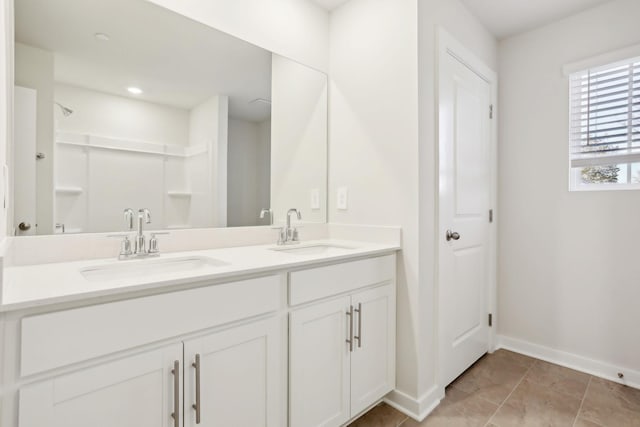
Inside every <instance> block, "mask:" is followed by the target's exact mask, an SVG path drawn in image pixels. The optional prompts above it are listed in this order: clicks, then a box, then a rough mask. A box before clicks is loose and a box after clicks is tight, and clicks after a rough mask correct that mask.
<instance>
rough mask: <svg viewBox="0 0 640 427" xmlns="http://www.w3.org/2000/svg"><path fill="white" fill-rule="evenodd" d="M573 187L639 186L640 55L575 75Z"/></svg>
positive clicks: (572, 85) (571, 147) (572, 89)
mask: <svg viewBox="0 0 640 427" xmlns="http://www.w3.org/2000/svg"><path fill="white" fill-rule="evenodd" d="M570 93H571V95H570V104H571V110H570V125H569V128H570V138H569V139H570V143H569V150H570V154H569V157H570V163H571V165H570V168H571V185H570V189H571V190H572V191H575V190H603V189H631V188H635V189H640V57H638V58H633V59H630V60H626V61H620V62H616V63H613V64H609V65H605V66H602V67H597V68H591V69H587V70H584V71H580V72H576V73H572V74H571V75H570Z"/></svg>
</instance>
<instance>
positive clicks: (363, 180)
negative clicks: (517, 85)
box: [329, 0, 497, 415]
mask: <svg viewBox="0 0 640 427" xmlns="http://www.w3.org/2000/svg"><path fill="white" fill-rule="evenodd" d="M438 25H440V26H442V27H444V28H445V29H446V30H447V31H448V32H449V33H450V34H451V35H452V36H454V37H455V38H457V39H459V41H460V42H462V43H463V44H465V45H467V47H468V48H469V49H470V50H473V51H475V52H477V55H478V56H479V57H480V58H482V59H483V60H484V61H485V62H486V63H487V65H488V66H490V67H493V68H496V65H497V64H496V57H497V54H496V50H497V44H496V41H495V39H494V38H493V37H492V36H491V34H490V33H489V32H488V31H486V29H484V27H483V26H482V25H481V24H480V23H479V22H478V21H477V19H475V18H474V17H473V15H472V14H471V13H469V12H468V11H467V10H466V9H465V8H464V7H463V6H462V4H461V3H460V2H459V1H458V0H420V1H418V0H401V1H399V0H351V1H350V2H348V3H346V4H345V5H344V6H342V7H340V8H338V9H337V10H335V11H334V12H333V13H332V15H331V25H330V36H331V37H330V46H331V60H330V66H331V68H330V75H331V99H330V148H329V152H330V159H329V165H330V180H329V182H330V196H329V206H330V209H329V212H330V213H329V215H330V216H329V219H330V222H336V223H350V224H358V223H360V224H363V223H364V224H380V225H390V224H394V225H401V226H402V235H403V251H402V255H401V258H400V260H399V271H398V328H397V329H398V335H397V344H398V350H397V389H398V391H399V392H400V393H395V394H393V395H392V396H391V397H392V399H393V400H394V401H395V402H396V403H399V404H401V405H404V406H405V408H406V409H409V410H410V411H412V412H413V413H414V414H416V415H424V414H425V413H426V411H427V410H428V409H429V407H430V405H432V404H434V403H435V402H437V399H439V397H440V395H441V394H442V392H443V388H442V387H443V385H442V384H437V378H436V369H437V354H438V353H437V347H436V346H437V342H436V338H437V333H438V329H437V323H436V321H437V318H436V313H437V305H436V301H437V289H436V283H435V274H436V253H435V242H436V240H435V231H436V230H435V221H436V216H435V215H436V206H437V205H436V203H437V196H438V193H437V188H438V187H437V182H436V175H437V169H436V165H437V164H436V159H437V157H436V139H435V135H436V133H435V132H436V126H435V123H436V102H437V100H436V98H435V84H436V82H435V76H436V74H435V71H436V48H437V45H436V32H437V26H438ZM341 186H347V187H348V189H349V209H348V210H347V211H339V210H337V209H336V204H335V199H336V190H337V188H338V187H341Z"/></svg>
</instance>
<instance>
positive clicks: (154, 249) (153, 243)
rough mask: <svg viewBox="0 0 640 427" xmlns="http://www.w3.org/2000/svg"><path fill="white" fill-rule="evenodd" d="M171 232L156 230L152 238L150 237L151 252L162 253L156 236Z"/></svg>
mask: <svg viewBox="0 0 640 427" xmlns="http://www.w3.org/2000/svg"><path fill="white" fill-rule="evenodd" d="M167 234H171V233H169V232H168V231H156V232H153V233H151V238H150V239H149V253H150V254H157V253H160V249H158V239H157V237H156V236H163V235H167Z"/></svg>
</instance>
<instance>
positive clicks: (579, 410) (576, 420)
mask: <svg viewBox="0 0 640 427" xmlns="http://www.w3.org/2000/svg"><path fill="white" fill-rule="evenodd" d="M592 379H593V377H592V376H589V382H588V383H587V388H585V389H584V394H583V395H582V400H580V407H579V408H578V412H577V413H576V417H575V418H574V419H573V424H572V427H575V425H576V423H577V422H578V418H580V412H582V406H583V405H584V401H585V399H586V398H587V393H588V392H589V386H590V385H591V380H592Z"/></svg>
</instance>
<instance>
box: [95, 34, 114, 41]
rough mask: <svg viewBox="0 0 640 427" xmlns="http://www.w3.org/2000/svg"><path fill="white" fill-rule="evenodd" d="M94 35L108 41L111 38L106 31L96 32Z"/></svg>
mask: <svg viewBox="0 0 640 427" xmlns="http://www.w3.org/2000/svg"><path fill="white" fill-rule="evenodd" d="M93 36H94V37H95V38H96V39H98V40H100V41H101V42H108V41H109V39H110V37H109V35H108V34H105V33H95V34H94V35H93Z"/></svg>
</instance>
